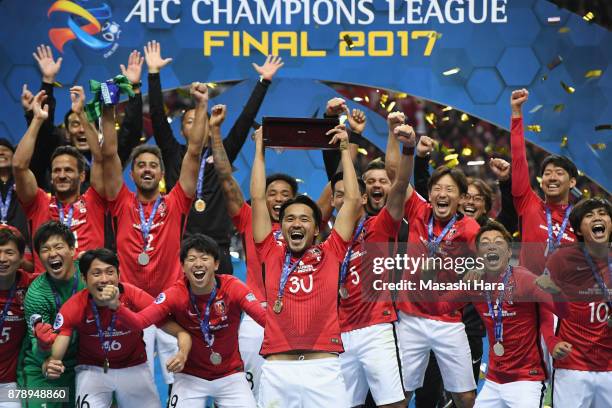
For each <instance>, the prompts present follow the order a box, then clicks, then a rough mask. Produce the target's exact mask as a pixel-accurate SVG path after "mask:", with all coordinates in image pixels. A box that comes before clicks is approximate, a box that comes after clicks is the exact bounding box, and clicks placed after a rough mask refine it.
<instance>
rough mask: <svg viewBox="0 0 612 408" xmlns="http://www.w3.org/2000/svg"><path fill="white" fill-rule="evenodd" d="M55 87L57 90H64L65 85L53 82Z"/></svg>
mask: <svg viewBox="0 0 612 408" xmlns="http://www.w3.org/2000/svg"><path fill="white" fill-rule="evenodd" d="M53 86H54V87H56V88H63V87H64V85H62V84H61V83H60V82H57V81H55V82H53Z"/></svg>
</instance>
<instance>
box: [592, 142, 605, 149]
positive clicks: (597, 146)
mask: <svg viewBox="0 0 612 408" xmlns="http://www.w3.org/2000/svg"><path fill="white" fill-rule="evenodd" d="M591 147H592V148H593V150H606V144H605V143H601V142H600V143H593V144H592V145H591Z"/></svg>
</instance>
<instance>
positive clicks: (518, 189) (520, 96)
mask: <svg viewBox="0 0 612 408" xmlns="http://www.w3.org/2000/svg"><path fill="white" fill-rule="evenodd" d="M528 98H529V91H527V90H526V89H520V90H517V91H514V92H512V96H511V97H510V106H511V108H512V126H511V129H510V149H511V152H512V196H513V197H514V202H515V205H516V209H517V211H518V213H519V214H520V213H522V212H523V210H524V209H525V208H526V206H527V205H528V204H529V200H528V197H529V195H530V194H531V193H532V190H531V184H530V183H529V180H530V178H529V164H528V163H527V150H526V147H525V132H524V129H523V111H522V109H523V104H524V103H525V102H527V99H528Z"/></svg>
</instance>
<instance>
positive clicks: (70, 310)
mask: <svg viewBox="0 0 612 408" xmlns="http://www.w3.org/2000/svg"><path fill="white" fill-rule="evenodd" d="M119 289H120V290H121V294H120V295H119V300H120V302H121V305H122V307H125V308H129V309H130V310H134V311H139V310H142V309H144V308H145V307H147V306H148V305H150V304H151V302H152V301H153V298H152V297H151V296H150V295H149V294H147V293H146V292H144V291H142V290H140V289H138V288H137V287H135V286H133V285H130V284H129V283H124V284H122V285H120V286H119ZM92 302H93V300H92V299H91V296H90V295H89V291H88V290H87V289H83V290H81V291H80V292H78V293H76V294H75V295H74V296H72V297H71V298H70V299H68V300H67V301H66V303H64V304H63V305H62V307H61V309H60V311H59V313H58V316H57V319H56V324H55V325H54V327H53V328H54V329H55V330H59V334H61V335H63V336H70V335H72V331H73V330H76V331H77V333H78V334H79V352H78V354H77V364H86V365H92V366H100V367H102V366H103V364H104V358H105V353H104V350H103V349H102V345H101V344H100V337H99V336H98V326H97V325H96V319H95V315H94V312H93V309H92V306H91V304H92ZM98 313H99V316H100V325H101V327H102V328H103V329H102V330H103V333H104V345H105V347H108V348H109V351H108V354H107V356H108V361H109V363H110V368H126V367H132V366H135V365H138V364H142V363H145V362H146V361H147V353H146V351H145V344H144V341H143V340H142V330H133V329H132V328H131V327H129V326H128V325H125V324H123V322H122V321H121V319H120V318H119V316H118V315H117V316H116V317H115V327H114V329H113V332H112V333H109V327H110V323H111V319H112V316H113V314H115V315H116V312H113V311H112V310H110V309H109V308H107V307H101V306H98ZM107 345H108V346H107Z"/></svg>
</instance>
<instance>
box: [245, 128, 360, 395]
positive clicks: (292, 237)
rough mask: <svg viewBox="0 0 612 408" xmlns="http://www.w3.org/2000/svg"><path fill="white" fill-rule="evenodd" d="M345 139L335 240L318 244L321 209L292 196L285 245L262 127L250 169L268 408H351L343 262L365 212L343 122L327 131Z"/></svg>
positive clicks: (284, 212)
mask: <svg viewBox="0 0 612 408" xmlns="http://www.w3.org/2000/svg"><path fill="white" fill-rule="evenodd" d="M328 134H329V135H333V138H332V140H331V142H330V144H333V143H336V142H340V143H339V144H340V150H341V154H342V170H343V173H344V179H343V181H344V189H345V196H344V204H343V206H342V209H341V210H340V212H339V213H338V217H337V218H336V223H335V225H334V228H333V230H332V233H331V235H330V237H329V238H328V239H327V240H326V241H325V242H324V243H322V244H320V245H314V240H315V239H316V237H317V235H318V234H319V225H320V222H321V211H320V209H319V207H318V206H317V205H316V203H315V202H314V201H312V199H310V198H309V197H307V196H304V195H298V196H297V197H296V198H294V199H291V200H288V201H286V202H285V203H284V204H283V205H282V207H281V209H280V215H279V220H280V224H281V231H282V235H283V238H284V242H282V243H279V242H277V240H276V239H275V237H274V233H273V231H272V221H271V219H270V214H269V212H268V208H267V205H266V185H265V180H266V174H265V161H264V147H263V141H262V137H261V132H256V139H255V158H254V160H253V168H252V172H251V201H252V206H253V239H254V240H255V244H256V248H257V254H258V256H259V259H261V260H262V262H263V263H264V266H263V267H264V268H265V273H266V276H265V291H266V300H267V302H268V308H267V309H266V324H265V330H264V341H263V344H262V348H261V354H262V355H263V356H265V358H266V362H265V363H264V364H263V366H262V374H261V379H260V384H259V398H258V404H259V405H261V406H265V407H267V406H272V405H277V406H282V407H285V406H294V405H297V406H317V407H323V406H329V407H331V406H333V407H348V406H349V401H348V398H347V395H346V389H345V385H344V381H343V378H342V371H341V368H340V361H339V359H338V356H337V353H340V352H342V351H343V348H342V339H341V335H340V325H339V321H338V311H337V310H338V308H337V299H338V289H339V287H338V269H339V268H338V267H339V265H340V263H341V261H342V259H343V258H344V255H345V254H346V250H347V249H348V246H349V244H350V240H351V238H352V234H353V230H354V228H355V223H356V221H357V216H358V214H359V210H360V207H361V205H360V201H361V199H360V195H359V187H358V185H357V178H356V175H355V169H354V168H353V163H352V161H351V156H350V153H349V151H348V134H347V133H346V130H345V129H344V126H337V127H336V128H334V129H332V130H330V131H329V132H328Z"/></svg>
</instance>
